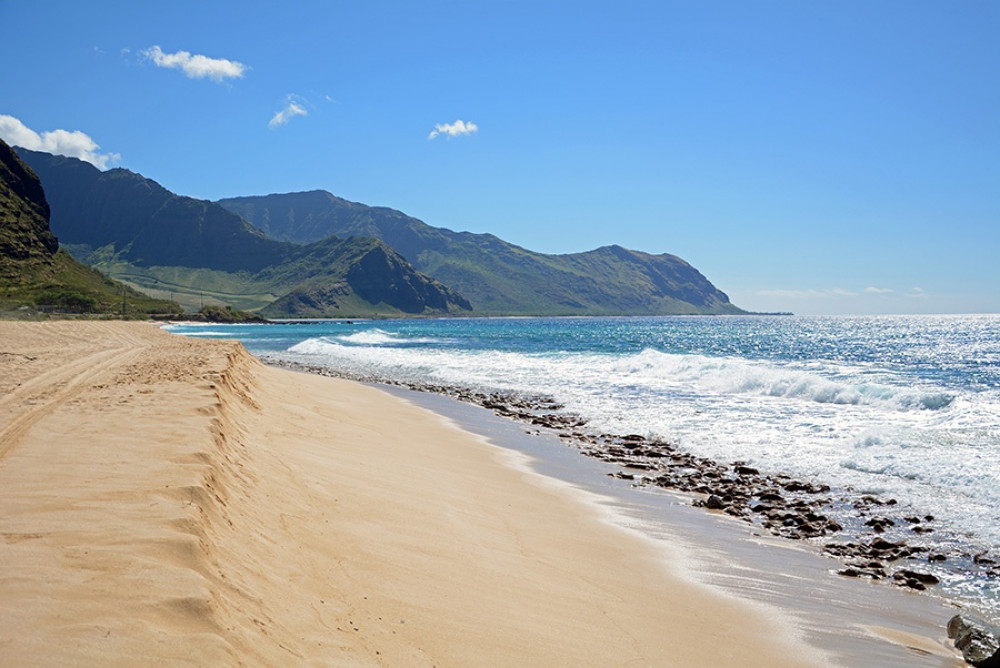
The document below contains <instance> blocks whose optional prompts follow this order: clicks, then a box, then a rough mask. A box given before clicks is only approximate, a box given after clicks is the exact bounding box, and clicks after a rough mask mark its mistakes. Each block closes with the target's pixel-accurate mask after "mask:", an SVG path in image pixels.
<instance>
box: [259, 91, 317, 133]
mask: <svg viewBox="0 0 1000 668" xmlns="http://www.w3.org/2000/svg"><path fill="white" fill-rule="evenodd" d="M308 115H309V112H308V111H306V108H305V107H303V106H302V105H301V104H299V103H298V102H297V101H296V100H295V99H293V96H289V99H288V104H286V105H285V108H284V109H282V110H281V111H279V112H277V113H276V114H275V115H274V116H272V117H271V120H270V121H269V122H268V124H267V127H269V128H271V129H272V130H273V129H274V128H279V127H281V126H282V125H284V124H285V123H287V122H288V121H290V120H292V119H293V118H295V117H296V116H308Z"/></svg>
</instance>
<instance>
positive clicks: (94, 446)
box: [0, 322, 831, 666]
mask: <svg viewBox="0 0 1000 668" xmlns="http://www.w3.org/2000/svg"><path fill="white" fill-rule="evenodd" d="M0 538H2V540H0V664H3V665H10V666H16V665H33V666H37V665H52V666H55V665H60V666H63V665H138V664H142V665H151V664H158V665H159V664H167V665H178V664H181V665H350V666H356V665H384V666H418V665H427V666H431V665H435V666H504V665H509V666H528V665H537V666H555V665H560V666H585V665H588V666H626V665H628V666H644V665H649V666H819V665H831V661H830V660H829V657H827V656H825V655H824V654H823V653H822V652H820V651H819V650H817V649H815V648H813V647H811V646H809V645H808V644H806V643H805V642H804V641H802V640H801V635H800V634H799V633H798V632H797V631H796V627H795V624H794V621H793V620H792V619H791V618H790V617H789V616H788V615H786V614H784V613H782V612H781V611H780V610H778V609H777V608H775V607H772V606H765V605H762V604H757V603H753V602H750V601H745V600H740V599H737V598H734V597H730V596H726V595H723V594H722V593H720V592H719V591H718V590H716V589H714V588H711V587H708V586H706V585H704V584H700V583H699V582H697V581H695V580H694V579H693V578H692V577H691V576H690V575H688V574H687V572H686V571H685V570H684V569H683V568H682V567H681V566H679V565H673V566H672V565H671V563H672V560H673V561H674V562H676V564H680V563H681V562H682V561H683V555H681V554H674V553H672V551H671V548H670V546H665V545H658V544H654V543H653V541H649V540H646V539H643V538H642V537H641V536H639V535H636V534H634V533H630V532H628V531H626V530H623V529H621V528H618V527H616V526H613V525H611V524H610V523H608V522H605V521H602V520H601V517H600V512H599V511H598V510H597V508H596V507H595V505H594V504H591V503H589V502H588V501H587V499H586V498H585V497H584V496H583V495H581V494H579V493H576V492H574V491H573V490H571V489H569V488H567V486H566V485H563V484H559V483H556V482H554V481H552V480H551V479H548V478H545V477H543V476H541V475H539V474H536V473H533V472H532V471H531V470H530V469H529V468H528V467H526V466H525V465H524V464H523V462H522V461H521V460H519V459H518V457H517V456H516V455H514V454H512V453H510V452H508V451H506V450H504V449H501V448H498V447H496V446H494V445H491V444H490V443H488V442H486V441H485V440H484V439H482V438H481V437H478V436H475V435H472V434H469V433H467V432H465V431H462V430H460V429H459V428H457V427H456V426H455V425H454V424H452V423H451V422H449V421H448V420H447V419H445V418H443V417H441V416H439V415H437V414H435V413H432V412H430V411H427V410H425V409H421V408H419V407H416V406H414V405H412V404H410V403H408V402H407V401H405V400H402V399H400V398H397V397H393V396H391V395H389V394H387V393H385V392H383V391H381V390H378V389H375V388H371V387H367V386H364V385H360V384H356V383H351V382H348V381H341V380H335V379H331V378H325V377H319V376H310V375H306V374H299V373H294V372H291V371H287V370H282V369H275V368H270V367H266V366H264V365H262V364H261V363H259V362H258V361H257V360H255V359H254V358H253V357H252V356H250V355H249V354H248V353H247V352H246V351H245V350H244V349H243V348H242V346H240V345H239V344H236V343H233V342H227V341H203V340H196V339H188V338H182V337H179V336H174V335H171V334H168V333H165V332H163V331H161V330H159V329H158V328H156V327H155V326H153V325H151V324H145V323H104V322H80V323H70V322H54V323H7V322H0Z"/></svg>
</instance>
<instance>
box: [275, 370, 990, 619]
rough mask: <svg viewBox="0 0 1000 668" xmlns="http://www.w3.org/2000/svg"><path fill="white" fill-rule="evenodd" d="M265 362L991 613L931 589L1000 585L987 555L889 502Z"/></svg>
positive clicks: (523, 411) (448, 391) (578, 426)
mask: <svg viewBox="0 0 1000 668" xmlns="http://www.w3.org/2000/svg"><path fill="white" fill-rule="evenodd" d="M262 359H263V360H264V361H265V362H266V363H268V364H273V365H276V366H279V367H283V368H289V369H295V370H299V371H304V372H307V373H316V374H320V375H327V376H332V377H337V378H347V379H349V380H354V381H358V382H362V383H368V384H372V385H375V386H383V387H386V388H390V389H392V388H403V389H406V390H409V391H412V392H415V393H418V394H421V393H427V394H433V395H439V396H444V397H449V398H452V399H454V400H456V401H458V402H463V403H468V404H471V405H475V406H478V407H481V408H483V409H485V410H487V411H489V412H491V413H492V414H494V415H496V416H498V417H500V418H501V419H508V420H511V421H513V422H516V423H518V424H521V425H522V426H524V427H525V428H526V429H528V430H530V431H531V433H533V434H535V435H541V434H549V435H554V436H556V437H557V438H558V439H559V442H561V443H562V444H564V445H566V446H569V447H570V448H572V449H574V450H575V451H577V452H578V453H580V454H583V455H586V456H587V457H588V458H596V459H598V460H600V461H602V462H605V463H607V464H610V465H613V466H614V467H615V469H616V470H610V471H609V472H608V473H607V474H606V475H609V476H613V477H616V478H618V479H620V480H623V481H626V482H627V483H628V484H630V485H631V486H633V487H640V488H649V489H662V490H666V491H668V492H673V493H677V494H681V495H683V496H684V498H685V499H687V500H688V501H689V502H690V503H691V505H693V506H696V507H699V508H703V509H707V510H708V512H709V513H722V514H725V515H728V516H730V517H733V518H735V519H736V520H738V521H740V522H742V523H744V524H746V525H747V527H748V529H749V530H751V531H760V532H763V533H766V534H768V535H770V536H771V537H774V538H776V539H779V540H790V541H792V542H794V543H803V544H806V545H808V546H809V547H810V548H811V549H815V550H817V551H818V552H822V553H823V555H825V556H826V557H829V558H832V559H834V560H836V562H837V563H839V570H837V573H838V575H840V576H843V577H846V578H850V579H858V580H867V581H871V582H874V583H884V584H888V585H894V586H896V587H899V588H903V589H909V590H915V591H918V592H924V591H927V590H930V591H929V592H928V594H929V595H931V596H933V597H935V598H936V599H938V600H940V601H942V602H944V603H945V604H949V605H957V606H958V607H959V608H964V607H969V608H971V609H972V611H973V612H975V613H977V614H981V615H984V616H985V617H986V618H989V617H991V616H992V614H993V611H992V610H990V609H987V608H983V607H981V605H977V601H975V600H967V599H966V600H963V599H961V597H960V596H959V597H957V598H956V596H957V595H956V594H955V593H954V592H948V593H946V592H944V591H937V590H934V587H935V585H938V584H939V583H941V581H942V580H947V579H948V577H949V575H950V574H951V573H953V572H960V573H964V574H966V575H972V576H974V577H979V578H981V579H987V578H992V579H996V578H1000V565H998V562H997V561H996V560H995V559H991V558H989V557H988V556H987V555H988V553H982V554H975V553H973V551H970V550H969V549H968V547H967V546H963V545H961V544H958V545H954V544H950V541H949V543H948V544H946V545H935V542H934V541H933V540H932V538H933V534H934V532H935V531H936V530H937V528H938V527H937V525H936V524H935V518H934V517H933V516H931V515H927V516H925V517H924V516H915V515H914V513H913V512H909V513H907V512H904V511H903V510H902V509H899V508H897V507H896V506H897V502H896V501H895V500H894V499H892V498H884V497H879V496H878V495H875V494H871V493H865V494H862V493H855V492H854V491H853V490H849V489H848V490H831V488H830V487H829V486H827V485H818V484H816V483H814V482H812V481H807V480H801V479H794V478H791V477H789V476H787V475H784V474H781V473H770V472H762V471H759V470H757V469H755V468H752V467H749V466H747V465H746V464H745V463H744V462H740V461H737V462H731V463H728V464H727V463H724V462H718V461H715V460H712V459H707V458H704V457H698V456H695V455H692V454H690V453H687V452H685V451H683V450H679V449H678V448H676V447H675V446H673V445H672V444H670V443H667V442H665V441H662V440H658V439H647V438H646V437H644V436H641V435H637V434H604V433H601V434H598V433H596V432H591V431H588V429H587V427H586V425H587V419H586V418H585V417H581V416H578V415H575V414H566V413H562V412H560V411H561V409H562V406H560V405H558V404H557V403H555V402H554V401H553V400H552V399H551V398H548V397H544V396H531V395H527V396H526V395H521V394H517V393H514V392H494V393H491V394H485V393H483V392H481V391H477V390H474V389H471V388H465V387H461V386H452V385H438V384H432V383H426V382H411V381H397V380H395V379H392V378H383V377H369V376H354V375H352V374H349V373H342V372H340V371H338V370H336V369H331V368H328V367H324V366H318V365H311V364H306V363H300V362H292V361H288V360H284V359H281V358H280V357H271V356H268V355H265V356H263V357H262ZM963 547H964V548H965V549H962V548H963Z"/></svg>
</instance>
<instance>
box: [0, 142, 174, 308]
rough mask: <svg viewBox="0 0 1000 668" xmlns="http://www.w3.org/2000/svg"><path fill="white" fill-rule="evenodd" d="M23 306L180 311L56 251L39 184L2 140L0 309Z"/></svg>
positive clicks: (47, 209) (0, 157) (0, 159)
mask: <svg viewBox="0 0 1000 668" xmlns="http://www.w3.org/2000/svg"><path fill="white" fill-rule="evenodd" d="M22 306H28V307H30V308H39V307H41V308H46V309H51V310H59V311H69V312H88V313H118V314H122V313H123V312H124V314H126V315H137V314H148V313H173V312H176V311H177V310H178V307H177V304H174V303H170V302H167V301H163V300H155V299H151V298H149V297H147V296H146V295H142V294H140V293H137V292H135V291H134V290H131V289H130V288H127V287H126V286H124V285H122V284H120V283H116V282H114V281H112V280H110V279H108V278H106V277H105V276H103V275H101V274H99V273H98V272H96V271H94V270H92V269H90V268H89V267H86V266H84V265H82V264H80V263H79V262H77V261H76V260H74V259H73V258H72V257H70V256H69V254H68V253H66V252H65V251H64V250H59V242H58V240H57V239H56V236H55V235H54V234H52V231H51V230H50V228H49V205H48V202H47V201H46V198H45V193H44V191H43V189H42V185H41V182H40V181H39V179H38V177H37V176H36V175H35V173H34V172H33V171H31V169H30V168H29V167H28V166H27V165H25V164H24V163H23V162H22V161H21V160H20V159H19V158H18V156H17V154H16V153H15V152H14V151H13V150H12V149H11V148H10V147H9V146H8V145H7V144H6V143H4V142H3V141H0V310H6V311H10V310H13V309H18V308H20V307H22Z"/></svg>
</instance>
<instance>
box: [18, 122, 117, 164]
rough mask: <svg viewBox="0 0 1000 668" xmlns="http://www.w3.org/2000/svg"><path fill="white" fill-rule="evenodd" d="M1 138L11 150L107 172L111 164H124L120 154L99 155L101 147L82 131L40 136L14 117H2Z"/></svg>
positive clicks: (62, 131) (55, 131)
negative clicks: (51, 156)
mask: <svg viewBox="0 0 1000 668" xmlns="http://www.w3.org/2000/svg"><path fill="white" fill-rule="evenodd" d="M0 138H3V140H4V141H5V142H7V143H8V144H10V145H12V146H20V147H22V148H27V149H31V150H33V151H45V152H46V153H55V154H57V155H68V156H70V157H71V158H79V159H80V160H85V161H86V162H89V163H90V164H92V165H94V166H95V167H97V168H99V169H107V168H108V166H109V165H110V164H114V163H117V162H118V161H119V160H121V155H119V154H118V153H100V152H99V151H98V150H97V149H99V148H101V147H100V145H99V144H98V143H97V142H95V141H94V140H93V139H91V138H90V136H89V135H87V134H85V133H83V132H80V131H79V130H74V131H72V132H70V131H68V130H52V131H49V132H42V133H41V134H39V133H37V132H35V131H34V130H32V129H31V128H29V127H28V126H26V125H25V124H24V123H22V122H21V121H20V120H18V119H16V118H14V117H13V116H6V115H2V114H0Z"/></svg>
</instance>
